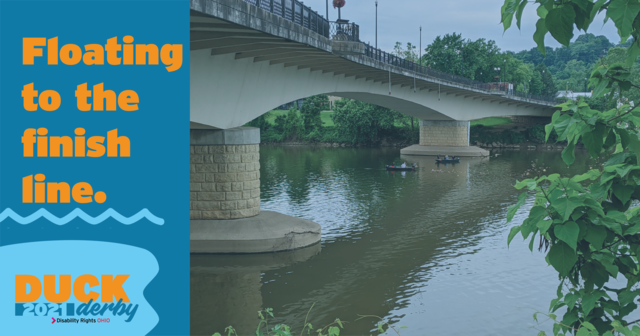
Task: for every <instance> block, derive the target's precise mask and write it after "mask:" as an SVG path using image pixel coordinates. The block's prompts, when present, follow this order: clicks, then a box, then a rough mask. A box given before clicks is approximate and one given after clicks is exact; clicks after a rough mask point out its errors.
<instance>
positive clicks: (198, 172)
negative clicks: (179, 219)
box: [190, 127, 320, 253]
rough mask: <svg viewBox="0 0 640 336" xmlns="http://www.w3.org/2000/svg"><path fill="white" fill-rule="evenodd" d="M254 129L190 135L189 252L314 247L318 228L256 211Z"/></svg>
mask: <svg viewBox="0 0 640 336" xmlns="http://www.w3.org/2000/svg"><path fill="white" fill-rule="evenodd" d="M259 144H260V129H259V128H253V127H237V128H232V129H226V130H219V129H215V130H208V129H207V130H200V129H198V130H196V129H193V130H191V146H190V147H191V148H190V150H191V190H190V192H191V196H190V197H191V209H190V215H191V252H192V253H263V252H276V251H285V250H293V249H297V248H301V247H305V246H309V245H312V244H315V243H317V242H319V241H320V225H318V224H316V223H313V222H311V221H308V220H303V219H299V218H295V217H291V216H286V215H283V214H279V213H276V212H271V211H260V152H259V151H260V148H259Z"/></svg>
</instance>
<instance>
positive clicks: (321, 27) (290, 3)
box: [244, 0, 556, 103]
mask: <svg viewBox="0 0 640 336" xmlns="http://www.w3.org/2000/svg"><path fill="white" fill-rule="evenodd" d="M244 1H245V2H248V3H250V4H252V5H254V6H257V7H259V8H261V9H264V10H266V11H268V12H270V13H273V14H275V15H277V16H280V17H283V18H284V19H286V20H289V21H291V22H294V23H296V24H298V25H301V26H303V27H305V28H308V29H310V30H312V31H314V32H316V33H318V34H320V35H322V36H324V37H326V38H329V39H332V40H338V41H352V42H361V43H364V42H362V41H360V26H358V25H357V24H355V23H347V22H329V21H328V20H327V19H325V18H324V17H322V16H321V15H320V14H318V12H316V11H314V10H312V9H311V8H309V7H307V6H305V5H304V4H303V3H302V2H300V1H297V0H244ZM364 45H365V55H366V56H369V57H371V58H373V59H375V60H378V61H380V62H383V63H386V64H390V65H395V66H397V67H400V68H403V69H407V70H410V71H415V72H416V73H419V74H423V75H425V76H429V77H434V78H438V79H441V80H445V81H449V82H452V83H456V84H462V85H466V86H471V87H473V88H476V89H479V90H484V91H489V92H496V93H502V94H508V95H514V96H518V97H522V98H527V99H535V100H541V101H546V102H552V103H555V102H556V99H555V97H546V96H538V95H532V94H529V93H526V92H520V91H515V90H505V89H504V88H505V87H504V86H496V85H494V84H491V83H482V82H479V81H475V80H472V79H469V78H465V77H462V76H457V75H452V74H448V73H445V72H442V71H438V70H434V69H431V68H430V67H425V66H422V65H419V64H416V63H415V62H413V61H410V60H406V59H403V58H401V57H398V56H395V55H393V54H390V53H387V52H385V51H382V50H380V49H377V48H374V47H372V46H371V45H369V44H368V43H364Z"/></svg>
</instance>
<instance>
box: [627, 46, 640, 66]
mask: <svg viewBox="0 0 640 336" xmlns="http://www.w3.org/2000/svg"><path fill="white" fill-rule="evenodd" d="M638 56H640V40H635V41H634V42H633V44H631V46H630V47H629V48H627V59H626V60H625V63H626V64H627V66H629V67H630V66H632V65H633V64H634V63H636V61H637V60H638Z"/></svg>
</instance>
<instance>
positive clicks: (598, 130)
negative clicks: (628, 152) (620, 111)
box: [582, 123, 605, 159]
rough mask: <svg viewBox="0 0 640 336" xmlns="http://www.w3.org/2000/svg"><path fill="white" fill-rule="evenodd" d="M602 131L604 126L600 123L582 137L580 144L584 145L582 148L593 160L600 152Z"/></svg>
mask: <svg viewBox="0 0 640 336" xmlns="http://www.w3.org/2000/svg"><path fill="white" fill-rule="evenodd" d="M604 130H605V126H604V125H603V124H601V123H597V124H596V127H595V128H594V130H592V131H591V132H587V133H586V134H585V135H583V136H582V143H583V144H584V147H585V148H586V149H587V151H589V154H590V155H591V157H592V158H594V159H595V158H597V157H598V156H599V155H600V152H602V144H603V142H604V140H603V138H604Z"/></svg>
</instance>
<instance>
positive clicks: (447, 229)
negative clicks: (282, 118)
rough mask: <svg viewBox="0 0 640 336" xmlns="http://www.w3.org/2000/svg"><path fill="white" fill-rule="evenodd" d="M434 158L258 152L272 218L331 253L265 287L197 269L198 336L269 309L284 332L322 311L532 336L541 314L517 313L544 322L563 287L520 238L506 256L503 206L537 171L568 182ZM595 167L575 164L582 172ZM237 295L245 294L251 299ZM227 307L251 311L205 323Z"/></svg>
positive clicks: (450, 330)
mask: <svg viewBox="0 0 640 336" xmlns="http://www.w3.org/2000/svg"><path fill="white" fill-rule="evenodd" d="M398 159H401V160H403V161H407V163H408V164H410V163H414V162H416V163H418V166H419V167H420V168H419V169H418V170H417V171H416V172H402V173H404V174H402V173H401V172H387V171H386V170H385V169H384V165H385V164H389V163H390V162H393V161H394V160H396V161H397V160H398ZM434 159H435V158H433V157H415V156H402V158H400V157H399V151H398V150H396V149H344V148H337V149H333V148H305V147H262V148H261V162H262V168H261V181H262V208H263V209H264V210H273V211H278V212H282V213H285V214H288V215H293V216H299V217H302V218H306V219H310V220H313V221H315V222H317V223H320V224H321V225H322V226H323V240H322V252H321V253H320V254H318V255H316V256H314V257H313V258H311V259H309V260H308V261H306V262H302V263H295V264H291V265H287V266H283V267H280V268H277V269H269V270H266V269H265V270H261V271H260V272H261V273H260V276H259V277H258V276H257V274H258V273H257V272H255V273H251V274H253V275H252V276H251V277H240V278H238V277H237V276H236V275H234V276H235V277H234V276H231V275H229V276H230V277H232V278H227V275H225V274H226V273H224V272H218V273H216V274H215V276H212V275H211V274H207V273H206V272H202V271H201V270H199V271H198V270H197V269H196V270H195V271H194V266H193V265H192V278H194V277H195V280H194V279H192V328H193V331H194V333H195V334H199V333H202V334H211V333H213V332H214V331H221V329H220V328H217V329H216V328H214V326H216V325H219V326H221V327H222V328H223V327H224V326H226V325H229V324H231V323H230V322H229V321H230V320H232V319H234V318H235V319H236V320H237V321H238V323H242V324H243V325H244V324H247V325H251V322H252V321H255V319H252V318H253V316H255V315H252V314H255V313H254V312H255V311H257V310H259V307H263V308H264V307H272V308H274V310H275V312H276V317H277V319H276V320H277V321H276V322H283V323H287V324H289V325H291V326H293V327H294V328H295V329H296V330H300V328H301V327H302V323H303V321H304V318H305V315H306V313H307V311H308V309H309V307H310V306H311V305H312V304H313V303H314V302H316V305H315V307H314V309H313V311H312V313H311V315H310V318H311V321H312V323H313V325H314V326H315V327H319V326H323V325H326V324H328V323H331V322H332V321H333V320H334V319H335V318H336V317H340V318H341V319H343V320H348V321H354V320H355V319H356V318H357V314H367V315H378V316H382V317H385V318H388V319H391V320H392V321H394V322H396V323H397V324H398V325H405V326H408V327H409V329H406V330H403V335H414V334H421V335H425V334H432V335H442V334H447V335H468V334H531V333H533V332H535V331H533V330H527V326H529V325H531V323H532V322H533V321H532V319H531V313H532V312H530V311H527V310H526V309H519V308H518V307H534V308H537V309H540V310H542V311H546V309H547V307H548V302H549V301H550V300H551V299H552V298H553V295H554V293H555V286H556V285H557V282H556V280H555V276H554V272H553V270H552V269H549V268H547V267H546V264H545V262H544V260H543V257H542V255H540V254H538V253H533V254H531V253H530V252H529V251H528V249H527V248H526V247H525V245H524V244H519V241H518V239H516V241H515V242H514V243H512V247H511V249H510V250H507V248H506V233H507V232H508V225H507V224H506V223H505V213H506V207H507V206H508V205H510V204H513V203H514V202H515V199H516V197H517V194H518V191H517V190H515V189H513V187H512V185H513V184H514V182H515V180H516V178H520V179H522V176H521V175H522V173H523V171H525V170H526V169H527V168H529V167H530V166H531V164H532V162H534V163H536V164H541V163H545V164H546V165H547V166H550V167H551V168H550V169H551V170H553V171H554V172H558V173H560V174H568V173H570V172H571V171H570V170H569V169H568V168H567V167H566V166H565V165H564V164H562V163H561V160H560V158H559V152H538V151H513V152H504V153H503V154H502V155H500V156H498V157H492V158H491V159H488V158H485V159H480V158H477V159H466V158H463V159H462V160H461V162H460V163H459V164H455V165H451V164H448V165H442V164H441V165H437V164H436V163H435V161H434ZM536 160H537V161H536ZM585 163H586V156H585V155H583V154H581V153H578V155H577V158H576V165H575V166H576V167H579V168H576V169H578V170H584V169H583V168H581V167H584V166H585V165H586V164H585ZM528 206H530V205H528ZM523 210H526V209H523ZM522 215H523V213H522V211H521V212H520V213H519V214H518V215H517V216H516V219H515V222H516V223H517V222H518V221H521V220H522V219H523V218H522ZM512 224H513V223H512ZM228 258H229V259H227V260H226V261H225V262H227V263H230V265H228V266H229V267H232V265H234V264H235V263H236V262H237V263H241V262H240V260H241V256H228ZM234 258H237V259H234ZM214 263H215V262H214ZM209 265H212V264H211V263H209ZM194 272H195V275H194ZM216 272H217V271H216ZM231 274H237V272H235V273H234V272H231ZM214 278H215V279H216V280H213V279H214ZM258 280H259V286H258ZM216 286H217V287H216ZM225 286H226V287H228V288H230V289H229V290H228V291H225V290H224V288H226V287H225ZM235 291H238V292H239V291H246V293H247V294H246V298H247V299H240V297H239V296H235V295H236V294H234V293H235ZM258 292H259V294H260V295H258ZM194 299H195V300H196V302H199V303H197V304H196V305H194V303H193V302H194V301H193V300H194ZM198 300H200V301H198ZM229 300H231V301H234V300H235V301H236V302H242V303H241V306H240V307H242V309H230V310H229V312H228V313H225V314H226V315H224V316H222V315H211V314H205V313H202V310H209V311H211V310H212V309H215V308H214V307H213V305H214V303H211V302H216V301H218V302H220V301H222V302H227V301H229ZM242 300H244V301H242ZM249 301H250V302H249ZM205 302H207V303H205ZM241 311H242V312H241ZM194 314H195V315H194ZM203 314H204V315H203ZM241 314H244V315H247V316H248V317H247V320H246V321H245V320H242V318H244V317H242V316H239V315H241ZM255 325H256V323H254V324H253V326H254V328H255ZM374 325H375V323H374V321H372V320H360V321H357V322H352V323H350V324H349V325H348V327H347V330H345V333H346V334H351V335H355V334H369V333H370V332H371V330H372V329H373V328H374ZM254 330H255V329H254ZM196 331H197V332H196ZM536 333H537V332H536Z"/></svg>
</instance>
